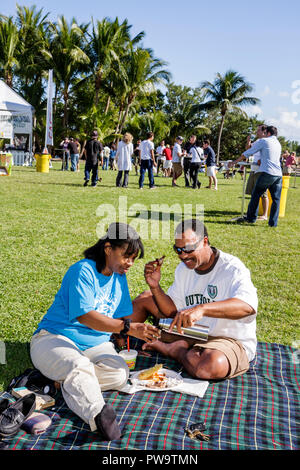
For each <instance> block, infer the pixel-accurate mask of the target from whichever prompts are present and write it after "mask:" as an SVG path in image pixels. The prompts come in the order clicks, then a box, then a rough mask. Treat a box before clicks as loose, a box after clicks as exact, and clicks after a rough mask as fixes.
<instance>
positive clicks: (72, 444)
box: [0, 343, 300, 451]
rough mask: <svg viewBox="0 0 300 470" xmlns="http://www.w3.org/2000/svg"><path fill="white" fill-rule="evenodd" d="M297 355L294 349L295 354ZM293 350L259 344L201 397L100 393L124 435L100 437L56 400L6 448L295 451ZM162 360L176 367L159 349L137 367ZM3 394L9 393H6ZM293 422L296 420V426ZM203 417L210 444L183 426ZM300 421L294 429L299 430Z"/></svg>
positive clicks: (299, 403)
mask: <svg viewBox="0 0 300 470" xmlns="http://www.w3.org/2000/svg"><path fill="white" fill-rule="evenodd" d="M298 353H299V351H298ZM298 353H297V350H294V349H292V348H290V347H287V346H283V345H280V344H270V343H259V344H258V349H257V356H256V358H255V359H254V361H253V362H252V363H251V367H250V370H249V371H248V372H247V373H246V374H244V375H242V376H240V377H236V378H234V379H232V380H224V381H219V382H211V383H210V385H209V387H208V389H207V391H206V393H205V395H204V397H203V398H197V397H193V396H190V395H185V394H181V393H174V392H171V391H166V392H152V391H140V392H138V393H135V394H134V395H127V394H124V393H120V392H116V391H112V392H104V397H105V400H106V402H108V403H111V404H112V405H113V406H114V408H115V410H116V412H117V415H118V421H119V424H120V427H121V429H122V433H123V435H122V437H121V439H119V440H117V441H111V442H107V441H102V440H101V439H100V438H99V436H98V434H97V433H93V432H91V431H90V430H89V426H88V425H86V424H85V423H83V422H82V421H81V420H80V419H79V418H78V417H77V416H75V415H74V414H73V413H72V412H71V411H70V410H69V409H68V408H67V407H66V405H65V402H64V400H63V398H62V396H59V397H58V400H57V401H56V405H55V407H54V408H51V409H47V410H44V411H43V412H44V413H46V414H48V415H49V416H50V417H51V418H52V425H51V426H50V427H49V428H48V430H47V431H46V432H45V433H44V434H41V435H38V436H33V435H30V434H26V433H25V432H24V431H22V430H21V431H20V432H19V433H18V434H16V435H15V436H13V437H10V438H3V439H2V441H1V443H0V444H1V445H0V447H2V448H7V449H9V450H20V449H24V450H25V449H26V450H110V451H113V450H150V449H151V450H170V449H173V450H174V449H178V450H186V451H192V450H201V449H203V450H204V449H206V450H217V449H219V450H267V449H268V450H287V449H293V450H295V449H299V411H300V400H299V363H300V357H299V354H298ZM156 362H163V363H164V364H165V365H166V366H168V367H170V368H172V369H173V370H176V371H180V370H181V369H180V366H179V365H178V364H176V363H175V362H174V361H172V360H166V358H164V357H161V356H160V355H159V354H157V353H153V355H152V356H151V357H149V358H148V357H147V358H145V357H140V356H139V357H138V360H137V369H144V368H146V367H151V366H152V365H154V364H155V363H156ZM1 396H2V397H9V398H10V399H11V400H12V401H13V400H14V399H13V398H12V397H11V396H10V395H9V394H8V393H7V392H4V393H2V394H1ZM297 419H298V423H297ZM200 421H202V422H203V423H204V424H205V426H206V430H205V433H206V434H209V435H210V440H209V441H208V442H205V441H198V440H195V439H192V438H190V437H189V436H188V435H187V434H186V432H185V427H186V426H189V425H191V424H192V423H199V422H200ZM297 425H298V428H297Z"/></svg>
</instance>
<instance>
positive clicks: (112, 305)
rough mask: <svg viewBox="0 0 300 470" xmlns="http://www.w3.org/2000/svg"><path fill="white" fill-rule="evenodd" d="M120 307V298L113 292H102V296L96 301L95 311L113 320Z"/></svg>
mask: <svg viewBox="0 0 300 470" xmlns="http://www.w3.org/2000/svg"><path fill="white" fill-rule="evenodd" d="M117 306H118V298H117V296H116V295H112V293H111V292H105V290H104V292H101V295H100V296H99V297H98V298H97V299H96V301H95V310H97V312H99V313H103V314H104V315H106V316H107V317H110V318H112V316H113V314H114V312H115V311H116V309H117Z"/></svg>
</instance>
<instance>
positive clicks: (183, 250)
mask: <svg viewBox="0 0 300 470" xmlns="http://www.w3.org/2000/svg"><path fill="white" fill-rule="evenodd" d="M200 242H201V240H198V241H197V242H196V243H195V244H194V245H186V246H185V247H183V248H180V247H179V246H176V245H173V250H174V251H175V253H177V255H181V254H182V253H192V252H193V251H195V250H196V248H198V246H199V244H200Z"/></svg>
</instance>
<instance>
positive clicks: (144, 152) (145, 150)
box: [140, 140, 154, 160]
mask: <svg viewBox="0 0 300 470" xmlns="http://www.w3.org/2000/svg"><path fill="white" fill-rule="evenodd" d="M151 150H154V143H153V142H152V141H151V140H143V142H141V143H140V152H141V159H142V160H149V159H152V155H151Z"/></svg>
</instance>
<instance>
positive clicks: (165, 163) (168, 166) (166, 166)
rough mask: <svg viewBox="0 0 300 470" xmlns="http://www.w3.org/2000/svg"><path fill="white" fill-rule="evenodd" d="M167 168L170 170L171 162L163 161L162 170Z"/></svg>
mask: <svg viewBox="0 0 300 470" xmlns="http://www.w3.org/2000/svg"><path fill="white" fill-rule="evenodd" d="M169 168H172V160H165V161H164V169H165V170H168V169H169Z"/></svg>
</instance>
